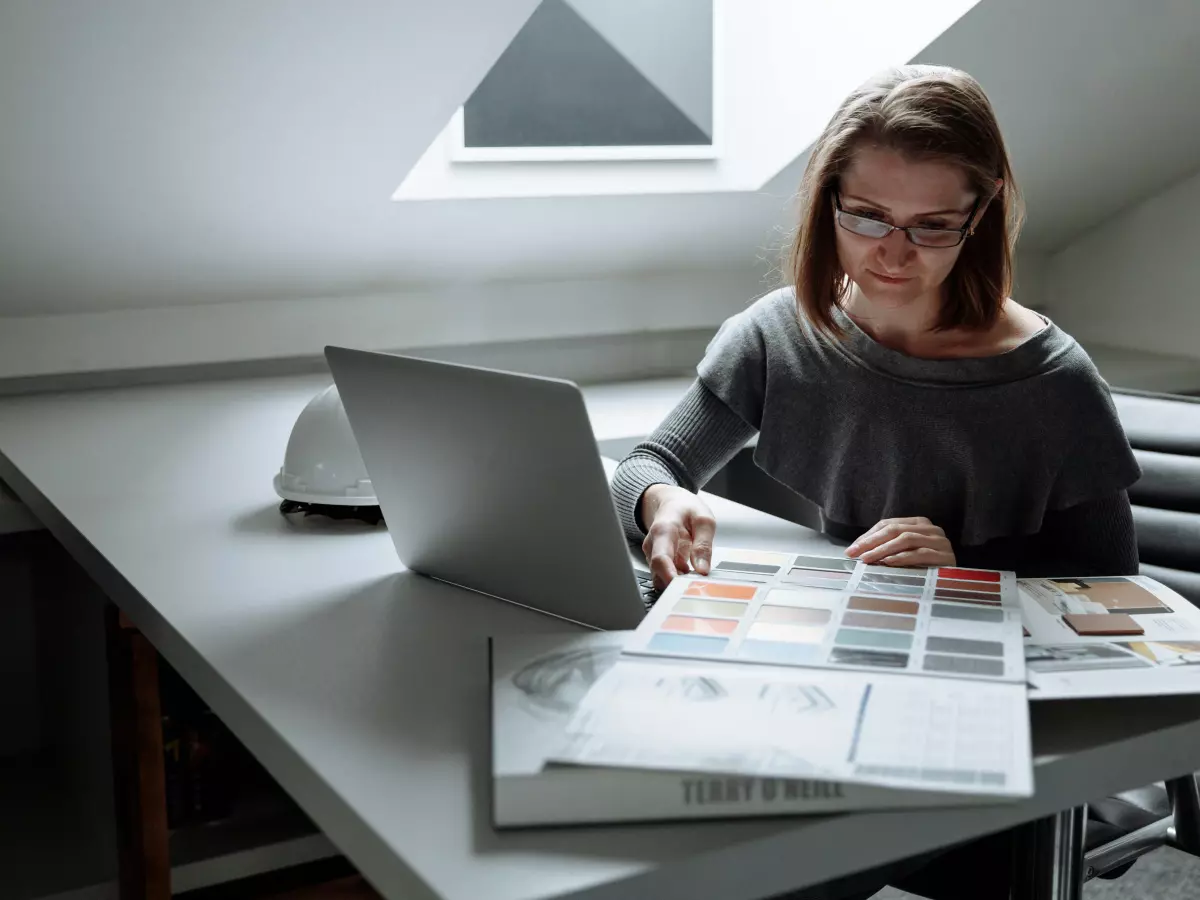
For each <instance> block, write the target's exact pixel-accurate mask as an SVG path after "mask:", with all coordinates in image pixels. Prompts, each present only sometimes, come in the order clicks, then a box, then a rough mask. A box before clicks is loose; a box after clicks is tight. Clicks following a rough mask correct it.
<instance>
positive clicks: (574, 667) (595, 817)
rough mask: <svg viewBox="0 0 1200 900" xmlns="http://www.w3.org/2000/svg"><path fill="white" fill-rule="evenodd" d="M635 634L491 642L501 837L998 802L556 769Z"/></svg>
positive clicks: (854, 787)
mask: <svg viewBox="0 0 1200 900" xmlns="http://www.w3.org/2000/svg"><path fill="white" fill-rule="evenodd" d="M632 634H633V632H591V633H585V634H557V635H555V634H549V635H547V634H531V635H497V636H494V637H493V638H492V639H491V641H490V642H489V673H490V696H491V729H492V735H491V738H492V741H491V744H492V747H491V749H492V820H493V824H494V826H495V827H496V828H497V829H511V828H529V827H540V826H562V825H588V824H603V823H631V822H656V821H670V820H687V819H736V818H748V817H759V816H784V815H816V814H827V813H836V812H846V811H850V810H865V809H896V808H915V807H929V806H951V805H971V804H979V803H987V802H994V801H995V798H994V797H989V796H979V795H972V794H967V793H958V794H953V793H946V792H941V791H917V790H896V789H891V788H881V787H874V786H870V785H863V784H847V783H843V782H839V781H828V780H820V779H805V778H773V777H762V778H760V777H744V776H741V777H739V776H726V775H719V774H718V775H712V774H707V773H697V772H675V771H662V770H650V769H635V768H609V767H600V766H587V765H562V764H557V763H554V762H552V761H551V759H550V757H551V756H552V755H553V754H554V752H555V751H556V750H557V749H558V748H559V747H560V746H561V745H562V744H563V743H564V742H566V741H567V740H568V735H567V733H566V725H567V723H568V722H569V721H570V720H571V718H572V717H573V716H574V715H575V712H576V710H577V709H578V706H579V703H580V701H581V700H582V699H583V698H584V696H585V695H586V694H587V692H588V691H589V690H590V689H591V687H592V686H593V685H594V684H595V683H596V681H597V680H598V679H599V678H600V677H601V676H602V675H603V674H604V673H605V672H607V671H608V670H609V669H610V668H611V667H612V666H613V664H614V663H616V662H617V660H618V659H619V657H620V655H621V651H622V649H623V647H624V646H625V644H626V643H627V641H628V640H629V638H630V636H631V635H632Z"/></svg>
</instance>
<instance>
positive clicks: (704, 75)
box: [449, 0, 720, 163]
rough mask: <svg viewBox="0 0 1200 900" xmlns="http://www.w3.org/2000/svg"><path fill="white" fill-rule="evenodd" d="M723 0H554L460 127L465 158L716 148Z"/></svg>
mask: <svg viewBox="0 0 1200 900" xmlns="http://www.w3.org/2000/svg"><path fill="white" fill-rule="evenodd" d="M719 2H720V0H542V2H541V4H539V6H538V7H537V9H535V10H534V12H533V15H532V16H531V17H530V18H529V20H528V21H527V22H526V23H525V26H524V27H523V28H522V29H521V31H520V32H518V34H517V36H516V37H515V38H514V39H513V41H512V43H511V44H510V45H509V46H508V48H507V49H506V50H505V51H504V53H503V54H502V55H501V56H500V58H499V59H498V60H497V61H496V63H495V65H493V66H492V68H491V70H490V71H489V72H488V74H487V75H486V76H485V77H484V79H483V81H482V82H481V83H480V84H479V86H478V88H476V90H475V92H474V93H473V94H472V95H471V96H470V97H469V98H468V99H467V102H466V103H465V104H464V105H463V106H462V107H461V108H460V109H459V110H458V112H457V113H456V114H455V117H454V120H453V121H452V122H451V127H450V148H449V149H450V157H451V160H452V161H453V162H456V163H457V162H519V161H556V160H564V161H569V160H620V159H634V160H653V159H663V160H678V159H712V158H714V157H715V156H716V155H717V137H718V122H717V120H718V119H719V115H718V114H717V113H718V111H717V104H716V103H715V102H714V83H715V80H716V79H715V76H716V58H717V54H716V52H715V44H716V37H717V31H718V29H717V28H715V27H714V21H715V17H716V12H715V10H714V6H715V4H717V3H719Z"/></svg>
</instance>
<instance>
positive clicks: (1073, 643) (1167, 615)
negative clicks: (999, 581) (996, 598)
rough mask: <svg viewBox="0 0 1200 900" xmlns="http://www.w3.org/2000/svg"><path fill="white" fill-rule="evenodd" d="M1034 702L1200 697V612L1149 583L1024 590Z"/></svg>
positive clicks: (1038, 584) (1050, 583) (1055, 582)
mask: <svg viewBox="0 0 1200 900" xmlns="http://www.w3.org/2000/svg"><path fill="white" fill-rule="evenodd" d="M1017 584H1018V590H1019V594H1020V599H1021V608H1022V617H1023V620H1024V623H1025V630H1026V632H1027V634H1028V637H1026V639H1025V666H1026V672H1027V677H1028V679H1029V699H1030V700H1065V699H1078V698H1085V697H1137V696H1153V695H1159V694H1164V695H1165V694H1194V693H1200V610H1198V609H1196V607H1195V606H1193V605H1192V604H1191V603H1190V602H1188V600H1187V599H1186V598H1184V597H1182V596H1180V595H1179V594H1178V593H1176V592H1175V591H1173V590H1171V588H1169V587H1167V586H1166V585H1164V584H1161V583H1160V582H1158V581H1155V580H1154V579H1153V578H1149V577H1147V576H1145V575H1136V576H1112V577H1105V578H1072V577H1063V578H1032V579H1021V580H1020V581H1018V582H1017Z"/></svg>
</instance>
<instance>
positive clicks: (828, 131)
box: [787, 65, 1022, 335]
mask: <svg viewBox="0 0 1200 900" xmlns="http://www.w3.org/2000/svg"><path fill="white" fill-rule="evenodd" d="M865 144H871V145H875V146H879V147H883V148H886V149H890V150H895V151H897V152H898V153H901V154H903V155H904V156H907V157H909V158H912V159H918V160H930V159H932V160H938V161H941V162H948V163H951V164H952V165H956V166H958V167H959V168H961V169H962V170H963V172H964V173H965V174H966V176H967V179H968V181H969V183H970V185H971V188H972V189H973V190H974V191H976V192H977V194H978V196H979V197H980V199H981V205H982V203H983V202H986V201H987V200H988V199H989V198H990V199H991V202H990V203H988V204H987V207H986V209H984V211H983V214H982V215H981V216H980V215H978V214H977V215H976V220H975V222H974V226H973V228H972V231H971V233H970V235H969V236H968V237H967V238H966V240H965V242H964V244H963V248H962V251H961V252H960V254H959V257H958V260H957V261H956V262H955V264H954V268H953V270H951V272H950V275H949V276H948V277H947V278H946V281H945V294H944V302H943V304H942V310H941V314H940V316H939V318H938V321H937V323H936V325H935V329H937V330H943V329H949V328H971V329H985V328H988V327H990V326H991V325H993V324H994V323H995V321H996V318H997V316H998V315H999V313H1000V308H1001V306H1002V305H1003V304H1004V300H1005V298H1006V297H1008V295H1009V292H1010V291H1011V290H1012V271H1013V247H1014V246H1015V244H1016V240H1017V234H1018V232H1019V231H1020V226H1021V218H1022V209H1021V202H1020V195H1019V194H1018V192H1017V187H1016V184H1015V182H1014V181H1013V175H1012V169H1011V168H1010V166H1009V162H1008V154H1007V152H1006V151H1005V149H1004V140H1003V138H1002V137H1001V136H1000V127H999V125H998V124H997V123H996V116H995V113H994V112H993V111H992V105H991V103H990V102H989V101H988V98H987V95H986V94H984V92H983V88H981V87H980V86H979V83H978V82H977V81H976V80H975V79H974V78H972V77H971V76H970V75H968V74H967V73H966V72H961V71H959V70H958V69H950V68H946V67H943V66H917V65H913V66H901V67H899V68H895V69H890V70H888V71H886V72H883V73H881V74H880V75H877V76H876V77H875V78H872V79H871V80H870V81H868V82H867V83H866V84H864V85H862V86H861V87H860V88H858V89H857V90H855V91H854V92H853V93H851V94H850V96H849V97H847V98H846V99H845V100H844V101H843V102H842V105H841V106H840V107H839V108H838V111H837V112H836V113H834V115H833V118H832V119H831V120H830V122H829V124H828V125H826V126H825V130H824V131H823V132H822V134H821V136H820V137H819V138H818V139H817V142H816V144H815V145H814V146H813V149H812V153H811V155H810V156H809V160H808V165H807V166H806V167H805V170H804V178H803V180H802V181H801V185H800V194H799V201H800V210H799V213H800V214H799V222H798V226H797V229H796V234H795V237H794V239H793V241H792V244H791V249H790V251H789V253H788V261H787V274H788V275H789V276H790V278H791V279H792V283H793V285H794V286H795V288H796V299H797V302H798V304H799V308H800V312H801V314H802V315H804V316H806V317H807V318H808V320H809V321H810V322H812V323H813V324H815V325H816V326H817V327H818V328H820V329H821V330H823V331H825V332H827V333H831V334H835V335H836V334H841V329H840V328H839V327H838V325H837V323H836V322H835V321H834V319H833V314H832V309H833V307H834V306H837V305H839V304H840V303H841V301H842V300H843V299H844V297H845V295H846V291H847V290H848V283H847V279H846V273H845V272H844V271H842V267H841V264H840V263H839V262H838V254H837V243H836V237H835V234H834V227H835V222H834V208H833V191H834V190H835V188H836V187H837V181H838V176H839V175H840V174H841V173H842V172H843V171H844V170H845V168H846V166H848V165H849V163H850V161H851V159H852V158H853V156H854V151H855V150H856V149H857V148H858V147H860V146H863V145H865ZM998 178H999V179H1002V183H1001V187H1000V189H999V192H998V193H997V192H996V191H997V189H996V179H998ZM993 195H994V196H993Z"/></svg>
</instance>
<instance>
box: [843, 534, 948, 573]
mask: <svg viewBox="0 0 1200 900" xmlns="http://www.w3.org/2000/svg"><path fill="white" fill-rule="evenodd" d="M896 527H897V528H901V527H902V526H896ZM891 533H892V532H889V534H891ZM918 550H932V551H934V553H936V554H939V555H941V554H950V555H953V550H952V548H951V546H950V541H949V540H947V538H946V536H945V535H944V534H942V533H941V530H940V529H939V530H938V533H937V534H930V533H928V532H926V531H915V530H904V531H900V532H899V533H898V534H896V535H895V537H890V538H889V539H888V540H885V541H883V542H882V543H880V544H878V545H877V546H876V547H874V548H873V549H871V550H868V551H866V552H864V553H863V554H862V561H863V562H865V563H869V564H870V563H880V562H883V561H884V560H886V559H889V558H890V557H892V556H895V555H897V554H899V553H904V552H913V551H918ZM925 556H928V554H927V553H926V554H925ZM889 565H891V563H889Z"/></svg>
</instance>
